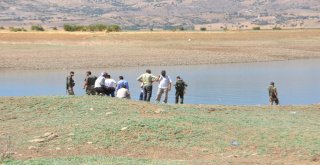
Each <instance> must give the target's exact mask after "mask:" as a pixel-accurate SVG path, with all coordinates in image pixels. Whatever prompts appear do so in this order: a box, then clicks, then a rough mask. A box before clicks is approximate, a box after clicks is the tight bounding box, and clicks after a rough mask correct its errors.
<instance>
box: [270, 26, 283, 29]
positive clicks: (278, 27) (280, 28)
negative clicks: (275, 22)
mask: <svg viewBox="0 0 320 165" xmlns="http://www.w3.org/2000/svg"><path fill="white" fill-rule="evenodd" d="M272 30H282V29H281V27H277V26H275V27H273V28H272Z"/></svg>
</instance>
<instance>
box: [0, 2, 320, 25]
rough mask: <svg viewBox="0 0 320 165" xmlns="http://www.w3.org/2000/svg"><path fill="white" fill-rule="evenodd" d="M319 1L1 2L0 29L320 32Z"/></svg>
mask: <svg viewBox="0 0 320 165" xmlns="http://www.w3.org/2000/svg"><path fill="white" fill-rule="evenodd" d="M319 13H320V1H319V0H1V1H0V26H30V25H32V24H41V25H43V26H48V27H53V26H58V27H59V26H62V25H63V24H65V23H72V24H92V23H97V22H99V23H108V24H119V25H121V26H122V27H124V28H125V29H150V28H153V29H157V28H160V29H171V28H173V27H178V26H183V27H184V28H187V29H188V28H200V27H207V28H208V29H223V28H228V29H229V28H230V29H231V28H232V29H246V28H251V27H253V26H261V27H266V28H271V27H274V26H279V27H282V28H319V27H320V14H319Z"/></svg>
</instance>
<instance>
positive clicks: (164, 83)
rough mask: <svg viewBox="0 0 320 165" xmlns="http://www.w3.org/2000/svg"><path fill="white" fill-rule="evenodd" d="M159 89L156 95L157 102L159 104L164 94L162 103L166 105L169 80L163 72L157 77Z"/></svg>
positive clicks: (169, 86) (169, 85)
mask: <svg viewBox="0 0 320 165" xmlns="http://www.w3.org/2000/svg"><path fill="white" fill-rule="evenodd" d="M159 81H160V82H159V89H158V93H157V99H156V101H157V102H160V100H161V96H162V94H163V93H164V100H163V103H167V102H168V93H169V91H170V90H171V84H172V81H171V78H170V77H169V76H167V75H166V71H165V70H163V71H161V75H160V76H159Z"/></svg>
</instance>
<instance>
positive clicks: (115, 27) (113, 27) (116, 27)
mask: <svg viewBox="0 0 320 165" xmlns="http://www.w3.org/2000/svg"><path fill="white" fill-rule="evenodd" d="M119 31H121V27H120V26H119V25H110V26H108V28H107V32H119Z"/></svg>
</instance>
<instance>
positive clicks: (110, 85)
mask: <svg viewBox="0 0 320 165" xmlns="http://www.w3.org/2000/svg"><path fill="white" fill-rule="evenodd" d="M105 85H106V87H107V89H106V92H107V93H106V94H107V96H110V95H111V97H114V92H115V90H116V86H117V82H116V81H115V80H114V79H112V78H111V76H110V75H107V76H106V80H105Z"/></svg>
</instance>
